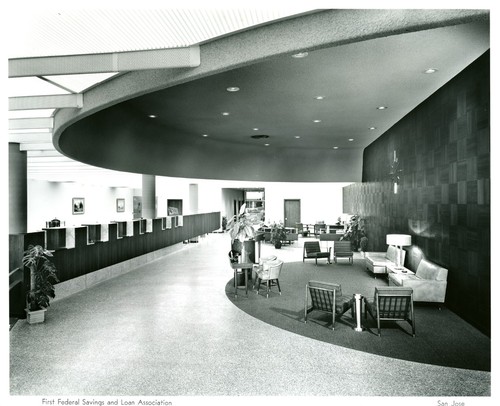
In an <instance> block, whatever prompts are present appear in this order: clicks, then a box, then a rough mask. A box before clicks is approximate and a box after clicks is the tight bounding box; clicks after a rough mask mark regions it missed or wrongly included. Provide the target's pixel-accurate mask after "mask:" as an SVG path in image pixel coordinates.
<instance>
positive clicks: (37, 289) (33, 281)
mask: <svg viewBox="0 0 500 406" xmlns="http://www.w3.org/2000/svg"><path fill="white" fill-rule="evenodd" d="M52 256H53V255H52V253H51V252H50V251H48V250H46V249H44V248H43V247H42V246H40V245H30V246H29V247H28V249H27V250H26V251H24V254H23V260H22V262H23V265H24V266H25V267H26V268H28V269H29V270H30V285H29V290H28V293H27V294H26V314H27V320H28V323H30V324H34V323H42V322H43V321H45V312H46V310H47V308H48V307H49V306H50V299H51V298H52V299H53V298H54V297H55V296H56V295H55V291H54V283H57V282H59V279H58V278H57V269H56V267H55V265H54V264H53V263H52V262H51V261H50V259H49V257H52Z"/></svg>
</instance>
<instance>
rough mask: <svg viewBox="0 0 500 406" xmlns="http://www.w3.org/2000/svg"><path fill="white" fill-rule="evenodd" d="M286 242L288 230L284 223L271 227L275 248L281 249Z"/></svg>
mask: <svg viewBox="0 0 500 406" xmlns="http://www.w3.org/2000/svg"><path fill="white" fill-rule="evenodd" d="M285 240H286V230H285V226H284V225H283V223H282V222H279V223H273V224H272V225H271V243H272V244H274V248H278V249H279V248H281V245H282V243H283V241H285Z"/></svg>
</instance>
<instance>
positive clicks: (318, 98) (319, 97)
mask: <svg viewBox="0 0 500 406" xmlns="http://www.w3.org/2000/svg"><path fill="white" fill-rule="evenodd" d="M324 98H325V96H316V97H315V99H316V100H323V99H324Z"/></svg>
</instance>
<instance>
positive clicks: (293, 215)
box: [284, 199, 300, 228]
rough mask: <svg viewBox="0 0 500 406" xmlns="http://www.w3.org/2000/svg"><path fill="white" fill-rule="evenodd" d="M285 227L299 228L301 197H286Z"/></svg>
mask: <svg viewBox="0 0 500 406" xmlns="http://www.w3.org/2000/svg"><path fill="white" fill-rule="evenodd" d="M284 219H285V227H293V228H297V223H300V199H285V216H284Z"/></svg>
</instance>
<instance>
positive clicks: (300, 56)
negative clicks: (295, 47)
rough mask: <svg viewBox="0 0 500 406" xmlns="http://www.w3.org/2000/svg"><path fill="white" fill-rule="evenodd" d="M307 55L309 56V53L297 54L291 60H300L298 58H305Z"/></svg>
mask: <svg viewBox="0 0 500 406" xmlns="http://www.w3.org/2000/svg"><path fill="white" fill-rule="evenodd" d="M307 55H309V53H307V52H299V53H297V54H293V55H292V58H298V59H300V58H305V57H306V56H307Z"/></svg>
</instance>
